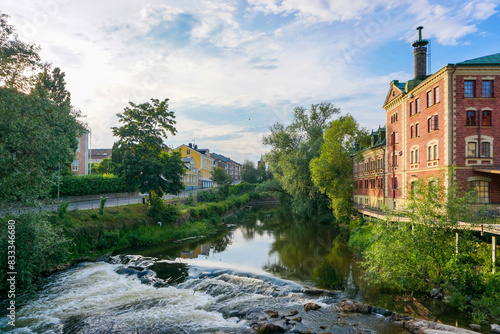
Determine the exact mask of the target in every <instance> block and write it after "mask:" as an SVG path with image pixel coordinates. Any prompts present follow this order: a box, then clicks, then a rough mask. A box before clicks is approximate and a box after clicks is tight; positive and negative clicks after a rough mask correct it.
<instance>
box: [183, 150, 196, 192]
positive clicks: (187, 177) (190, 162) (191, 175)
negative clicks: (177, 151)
mask: <svg viewBox="0 0 500 334" xmlns="http://www.w3.org/2000/svg"><path fill="white" fill-rule="evenodd" d="M182 161H183V162H184V166H185V168H186V173H185V174H184V176H183V178H182V181H183V183H184V186H185V187H186V190H196V189H198V184H199V179H200V172H199V171H198V168H197V167H196V162H195V160H194V158H193V157H184V158H182Z"/></svg>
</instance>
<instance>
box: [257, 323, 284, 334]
mask: <svg viewBox="0 0 500 334" xmlns="http://www.w3.org/2000/svg"><path fill="white" fill-rule="evenodd" d="M284 332H286V330H285V329H284V328H283V327H281V326H278V325H273V324H263V325H262V326H260V328H259V330H258V331H257V333H258V334H270V333H284Z"/></svg>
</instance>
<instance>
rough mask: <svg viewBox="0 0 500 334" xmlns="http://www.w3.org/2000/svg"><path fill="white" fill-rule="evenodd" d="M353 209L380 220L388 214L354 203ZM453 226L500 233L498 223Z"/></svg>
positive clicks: (399, 218)
mask: <svg viewBox="0 0 500 334" xmlns="http://www.w3.org/2000/svg"><path fill="white" fill-rule="evenodd" d="M354 209H356V211H358V212H359V213H361V214H363V215H365V216H369V217H373V218H377V219H381V220H386V219H387V216H388V214H387V213H386V212H384V211H381V210H377V209H372V208H366V207H363V206H361V205H354ZM389 218H390V220H391V221H393V222H406V223H408V222H410V219H409V218H408V217H402V216H396V215H390V214H389ZM454 228H455V229H458V230H469V231H478V232H481V234H482V233H490V234H493V235H500V224H471V223H466V222H459V223H458V224H457V225H455V226H454Z"/></svg>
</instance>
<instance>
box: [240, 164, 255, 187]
mask: <svg viewBox="0 0 500 334" xmlns="http://www.w3.org/2000/svg"><path fill="white" fill-rule="evenodd" d="M241 170H242V171H241V180H242V181H244V182H248V183H257V182H258V176H259V172H258V171H257V169H256V168H255V164H254V163H253V162H252V161H250V160H245V161H244V162H243V165H241Z"/></svg>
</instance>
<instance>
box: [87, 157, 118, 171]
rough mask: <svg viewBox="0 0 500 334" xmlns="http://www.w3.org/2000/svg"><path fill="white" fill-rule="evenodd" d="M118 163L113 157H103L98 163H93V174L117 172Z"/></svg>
mask: <svg viewBox="0 0 500 334" xmlns="http://www.w3.org/2000/svg"><path fill="white" fill-rule="evenodd" d="M117 172H118V164H116V163H114V162H113V160H111V158H106V159H103V160H102V161H101V162H100V163H98V164H92V174H94V173H95V174H117Z"/></svg>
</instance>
